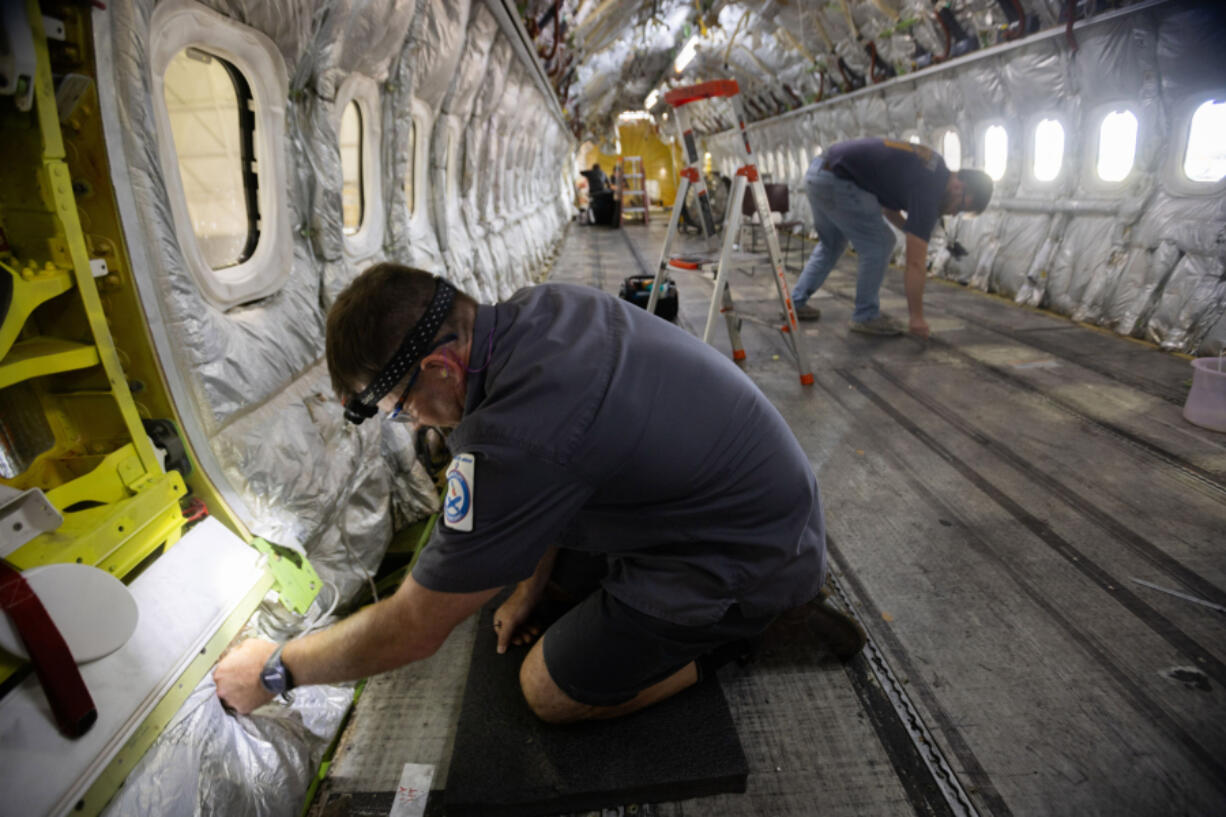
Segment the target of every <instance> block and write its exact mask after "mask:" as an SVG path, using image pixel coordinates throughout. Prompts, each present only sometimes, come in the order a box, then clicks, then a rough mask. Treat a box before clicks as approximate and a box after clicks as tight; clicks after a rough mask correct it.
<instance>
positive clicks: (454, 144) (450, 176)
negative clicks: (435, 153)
mask: <svg viewBox="0 0 1226 817" xmlns="http://www.w3.org/2000/svg"><path fill="white" fill-rule="evenodd" d="M458 159H459V142H458V140H457V139H456V134H455V132H454V131H452V130H451V129H448V131H447V168H446V169H447V195H448V196H450V197H451V198H452V199H453V200H454V199H455V198H456V197H457V196H458V191H459V188H460V179H459V175H458V174H457V173H456V163H457V160H458Z"/></svg>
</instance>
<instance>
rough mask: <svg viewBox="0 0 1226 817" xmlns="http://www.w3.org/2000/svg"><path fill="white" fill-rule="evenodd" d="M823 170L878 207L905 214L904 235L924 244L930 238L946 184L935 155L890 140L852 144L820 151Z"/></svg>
mask: <svg viewBox="0 0 1226 817" xmlns="http://www.w3.org/2000/svg"><path fill="white" fill-rule="evenodd" d="M823 164H824V166H826V167H828V168H830V170H831V172H833V173H834V174H835V175H838V176H841V177H843V178H845V179H848V180H850V181H853V182H855V183H856V186H858V187H861V188H863V189H864V190H867V191H868V192H870V193H872V194H873V195H874V196H876V197H877V201H879V202H880V203H881V206H882V207H886V208H888V209H890V210H905V211H906V213H907V221H906V223H905V224H904V225H903V230H904V231H905V232H908V233H911V235H913V236H915V237H916V238H922V239H923V240H924V241H927V240H928V239H929V238H930V237H931V236H932V228H933V227H935V226H936V223H937V219H938V218H940V217H941V199H942V198H944V197H945V185H946V183H947V182H948V181H949V168H947V167H946V166H945V160H944V159H942V158H941V156H940V154H939V153H936V152H935V151H933V150H932V149H931V148H927V147H924V146H923V145H914V144H912V143H910V142H897V141H895V140H893V139H852V140H850V141H848V142H839V143H838V144H837V145H834V146H833V147H831V148H830V150H828V151H826V154H825V156H824V157H823Z"/></svg>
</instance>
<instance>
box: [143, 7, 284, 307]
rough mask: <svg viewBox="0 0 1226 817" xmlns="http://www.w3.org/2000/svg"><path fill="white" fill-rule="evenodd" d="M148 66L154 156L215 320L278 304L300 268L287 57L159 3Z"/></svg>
mask: <svg viewBox="0 0 1226 817" xmlns="http://www.w3.org/2000/svg"><path fill="white" fill-rule="evenodd" d="M148 55H149V79H150V83H151V102H152V104H153V112H152V113H153V118H154V124H155V127H156V129H157V144H156V150H157V154H158V161H159V164H160V165H161V170H162V177H163V179H164V180H165V184H166V193H167V196H168V198H169V204H170V215H171V217H172V218H173V221H174V237H175V243H176V244H177V248H178V250H179V251H180V253H181V254H182V259H183V266H184V267H185V268H186V270H187V273H188V275H190V276H191V280H192V283H194V284H195V285H196V287H197V288H198V289H199V291H200V295H201V297H202V298H203V299H204V300H206V301H207V302H208V303H209V304H210V305H212V306H214V307H216V308H218V309H223V310H225V309H230V308H232V307H236V306H239V305H241V304H246V303H251V302H253V301H257V300H259V299H261V298H264V297H267V296H269V295H272V294H273V293H275V292H277V291H278V290H279V289H280V288H281V286H282V284H284V283H285V280H286V278H288V277H289V273H290V269H291V268H292V267H293V257H294V248H293V233H292V232H291V230H290V224H289V209H290V208H289V205H288V203H287V201H286V198H285V190H286V189H287V188H288V186H289V174H288V172H287V171H286V162H285V147H284V142H285V138H284V137H285V105H284V101H285V100H286V99H287V98H288V96H289V76H288V73H287V72H286V69H285V62H284V61H283V60H282V59H281V52H280V51H278V50H277V47H276V45H274V44H273V42H272V40H270V39H268V37H266V36H264V35H263V34H261V33H260V32H258V31H256V30H255V29H253V28H251V27H249V26H245V25H243V24H241V23H237V22H235V21H234V20H232V19H230V18H228V17H224V16H223V15H221V14H218V13H217V12H215V11H213V10H211V9H208V8H205V7H204V6H202V5H200V4H199V3H159V4H157V6H156V8H154V10H153V14H152V15H151V16H150V18H149V49H148Z"/></svg>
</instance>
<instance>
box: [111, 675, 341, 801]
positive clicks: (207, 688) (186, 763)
mask: <svg viewBox="0 0 1226 817" xmlns="http://www.w3.org/2000/svg"><path fill="white" fill-rule="evenodd" d="M352 699H353V690H352V689H351V688H349V687H345V686H328V687H303V688H301V689H299V690H296V691H295V693H294V702H293V704H292V705H290V706H286V705H283V704H280V703H274V704H269V705H268V706H265V707H263V708H261V709H260V710H258V711H257V712H255V713H252V714H251V715H249V716H238V717H235V716H232V715H229V714H227V713H226V712H225V710H223V709H222V707H221V702H220V701H219V700H218V698H217V688H216V687H215V686H214V685H213V678H212V676H207V677H206V678H205V679H204V680H203V681H201V682H200V684H199V685H198V686H197V687H196V689H195V690H194V691H193V692H192V694H191V696H190V697H189V698H188V699H187V702H186V703H185V704H184V705H183V706H182V708H180V709H179V711H178V712H177V713H176V714H175V716H174V719H173V720H172V721H171V722H170V724H169V725H168V726H167V727H166V729H165V730H164V731H163V732H162V734H161V737H160V738H159V739H158V742H157V746H156V748H155V750H153V751H150V752H148V753H146V754H145V756H144V757H143V758H142V759H141V761H140V762H139V763H138V764H136V767H135V768H134V769H133V770H132V772H131V773H130V774H129V775H128V780H127V783H126V785H125V786H124V787H123V788H121V789H120V790H119V792H118V793H117V794H116V795H115V797H114V799H112V800H111V802H110V803H109V804H108V805H107V807H106V808H105V809H104V810H103V812H102V813H103V814H104V815H107V816H108V817H128V816H129V815H136V814H142V815H144V814H148V815H152V814H156V815H158V817H297V815H299V814H300V813H301V812H302V807H303V805H304V803H303V802H302V801H303V799H304V798H305V795H306V791H307V788H308V787H309V786H310V784H311V781H313V780H314V778H315V770H316V769H317V768H318V766H319V763H320V760H321V759H322V757H323V752H324V748H325V747H326V746H327V745H328V741H329V740H330V739H331V737H332V734H333V732H335V731H336V728H337V724H338V723H339V722H340V720H341V718H342V717H343V716H344V713H345V711H346V710H347V709H348V707H349V703H350V701H351V700H352Z"/></svg>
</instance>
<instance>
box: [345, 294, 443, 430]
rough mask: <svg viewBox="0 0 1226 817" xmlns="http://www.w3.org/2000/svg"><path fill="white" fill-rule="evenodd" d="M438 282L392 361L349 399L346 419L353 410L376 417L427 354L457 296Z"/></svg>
mask: <svg viewBox="0 0 1226 817" xmlns="http://www.w3.org/2000/svg"><path fill="white" fill-rule="evenodd" d="M435 281H436V284H435V288H434V297H433V298H431V299H430V304H429V305H428V306H427V307H426V311H425V312H423V313H422V316H421V317H420V318H419V319H418V320H417V323H416V324H414V325H413V328H412V329H410V330H409V332H408V334H406V335H405V337H404V340H402V341H401V342H400V347H399V348H398V349H397V350H396V353H395V354H394V355H392V359H391V360H389V361H388V362H387V363H386V364H384V366H383V368H382V369H381V370H380V371H379V374H378V375H376V376H375V379H374V380H372V381H370V383H369V384H368V385H367V386H366V388H365V389H363V390H362V393H361V394H359V395H357V396H355V397H353V398H350V402H349V404H348V405H347V406H346V409H347V411H346V415H347V416H348V415H349V412H350V411H352V410H357V411H359V412H360V414H361V415H364V416H365V417H373V416H374V413H375V406H377V405H378V403H379V401H380V400H382V399H383V397H384V396H385V395H386V394H387V393H388V392H389V391H391V390H392V389H393V388H395V386H396V384H397V383H399V382H400V381H401V380H403V379H404V376H405V374H407V373H408V371H409V370H410V369H412V368H413V367H414V366H416V365H417V364H418V363H419V362H420V361H421V359H422V357H424V356H425V355H426V354H427V353H428V351H429V348H430V342H431V341H432V340H434V336H435V335H437V334H438V330H439V328H440V327H442V325H443V321H445V320H447V314H448V313H449V312H450V311H451V304H452V302H453V301H454V300H455V293H456V290H455V287H453V286H452V285H451V284H449V283H447V282H446V281H444V280H443V279H442V278H436V279H435Z"/></svg>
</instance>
